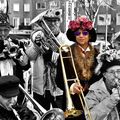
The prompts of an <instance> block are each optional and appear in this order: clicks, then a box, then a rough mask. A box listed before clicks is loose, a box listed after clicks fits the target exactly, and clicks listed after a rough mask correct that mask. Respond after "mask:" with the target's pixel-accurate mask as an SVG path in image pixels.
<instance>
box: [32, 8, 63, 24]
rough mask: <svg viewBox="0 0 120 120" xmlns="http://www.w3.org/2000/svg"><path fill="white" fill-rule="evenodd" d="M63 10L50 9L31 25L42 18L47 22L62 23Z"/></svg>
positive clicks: (37, 17) (38, 16) (33, 20)
mask: <svg viewBox="0 0 120 120" xmlns="http://www.w3.org/2000/svg"><path fill="white" fill-rule="evenodd" d="M61 15H62V9H48V10H46V11H44V12H42V13H40V14H38V15H37V16H36V17H35V18H34V19H32V20H31V22H30V25H32V24H33V23H35V22H37V21H39V20H41V19H42V18H44V19H47V20H60V21H62V17H61Z"/></svg>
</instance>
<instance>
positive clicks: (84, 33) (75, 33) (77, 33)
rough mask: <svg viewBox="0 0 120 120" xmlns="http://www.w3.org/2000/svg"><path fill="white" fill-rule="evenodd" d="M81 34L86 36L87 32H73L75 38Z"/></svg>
mask: <svg viewBox="0 0 120 120" xmlns="http://www.w3.org/2000/svg"><path fill="white" fill-rule="evenodd" d="M81 33H82V34H83V36H86V35H88V34H89V32H88V31H82V32H80V31H76V32H74V35H75V36H79V35H80V34H81Z"/></svg>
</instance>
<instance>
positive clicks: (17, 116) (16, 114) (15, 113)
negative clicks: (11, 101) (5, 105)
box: [11, 107, 21, 120]
mask: <svg viewBox="0 0 120 120" xmlns="http://www.w3.org/2000/svg"><path fill="white" fill-rule="evenodd" d="M11 109H12V111H13V113H14V115H15V116H16V118H17V119H18V120H21V119H20V117H19V115H18V113H17V111H16V110H15V109H14V108H12V107H11Z"/></svg>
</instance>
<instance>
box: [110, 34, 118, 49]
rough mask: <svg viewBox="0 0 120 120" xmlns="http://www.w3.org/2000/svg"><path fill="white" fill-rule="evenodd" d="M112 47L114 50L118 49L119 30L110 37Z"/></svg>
mask: <svg viewBox="0 0 120 120" xmlns="http://www.w3.org/2000/svg"><path fill="white" fill-rule="evenodd" d="M111 44H112V47H113V48H115V49H116V50H120V32H117V33H115V35H113V37H112V38H111Z"/></svg>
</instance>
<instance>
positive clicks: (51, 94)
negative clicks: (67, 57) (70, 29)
mask: <svg viewBox="0 0 120 120" xmlns="http://www.w3.org/2000/svg"><path fill="white" fill-rule="evenodd" d="M57 11H58V10H56V9H53V10H48V11H47V13H45V14H44V15H43V19H44V20H45V22H46V24H47V25H48V27H49V29H50V30H51V31H52V32H53V34H54V35H55V37H56V38H57V40H58V41H59V42H60V44H61V45H62V44H69V45H70V44H71V43H73V42H70V41H69V40H68V39H67V38H66V36H65V34H63V33H62V32H61V31H60V28H59V27H60V23H61V16H60V15H58V16H57V15H55V13H56V12H57ZM34 19H36V18H34ZM33 25H35V27H34V31H33V37H34V32H35V31H38V30H39V35H37V36H36V38H35V40H34V43H35V45H37V47H39V50H38V51H39V52H38V55H37V56H36V57H34V58H35V59H34V60H32V63H33V64H32V65H33V66H32V76H33V96H34V99H35V100H36V101H37V102H38V103H40V105H42V106H43V107H44V108H45V109H46V110H49V109H50V105H52V107H57V104H56V101H55V100H58V99H59V96H60V95H62V94H63V91H62V90H60V89H59V88H58V87H57V85H56V83H55V76H56V62H57V58H58V56H59V54H58V53H56V52H53V51H52V50H51V49H49V45H48V46H47V47H46V50H45V49H44V48H45V47H43V46H42V44H41V41H43V40H44V42H46V41H47V40H46V39H51V38H47V37H46V36H49V35H47V34H46V33H45V31H44V29H43V26H41V19H37V20H36V22H35V23H34V24H33ZM36 26H37V27H36ZM53 28H54V29H53ZM46 29H47V28H46ZM53 30H54V31H53ZM51 40H52V39H51ZM37 47H36V48H37ZM42 48H43V49H44V50H45V53H42V52H41V51H42V50H43V49H42ZM41 49H42V50H41ZM34 55H35V54H34ZM29 58H31V57H29ZM32 58H33V57H32ZM60 104H61V103H60Z"/></svg>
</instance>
